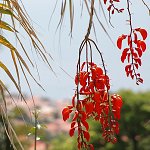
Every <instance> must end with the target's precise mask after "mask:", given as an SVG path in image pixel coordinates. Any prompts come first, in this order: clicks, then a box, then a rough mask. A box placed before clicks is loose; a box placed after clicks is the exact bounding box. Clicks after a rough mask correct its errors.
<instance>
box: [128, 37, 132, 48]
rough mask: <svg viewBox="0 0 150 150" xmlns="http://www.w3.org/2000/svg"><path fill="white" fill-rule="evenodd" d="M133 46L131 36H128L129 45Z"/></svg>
mask: <svg viewBox="0 0 150 150" xmlns="http://www.w3.org/2000/svg"><path fill="white" fill-rule="evenodd" d="M131 44H132V41H131V36H128V45H129V46H130V45H131Z"/></svg>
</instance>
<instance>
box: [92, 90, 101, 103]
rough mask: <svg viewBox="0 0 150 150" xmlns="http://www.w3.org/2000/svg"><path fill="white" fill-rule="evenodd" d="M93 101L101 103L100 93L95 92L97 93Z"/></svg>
mask: <svg viewBox="0 0 150 150" xmlns="http://www.w3.org/2000/svg"><path fill="white" fill-rule="evenodd" d="M93 100H94V101H95V102H100V93H99V92H95V93H94V97H93Z"/></svg>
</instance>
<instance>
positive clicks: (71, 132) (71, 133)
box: [69, 128, 75, 137]
mask: <svg viewBox="0 0 150 150" xmlns="http://www.w3.org/2000/svg"><path fill="white" fill-rule="evenodd" d="M74 131H75V128H71V129H70V131H69V135H70V136H71V137H72V136H73V135H74Z"/></svg>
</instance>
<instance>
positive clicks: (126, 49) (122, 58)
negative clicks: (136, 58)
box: [121, 48, 129, 63]
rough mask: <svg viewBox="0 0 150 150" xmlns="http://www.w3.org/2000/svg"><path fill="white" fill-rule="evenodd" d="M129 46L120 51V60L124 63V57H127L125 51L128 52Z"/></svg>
mask: <svg viewBox="0 0 150 150" xmlns="http://www.w3.org/2000/svg"><path fill="white" fill-rule="evenodd" d="M128 50H129V48H125V49H124V50H123V52H122V56H121V61H122V62H123V63H124V61H125V59H126V57H127V52H128Z"/></svg>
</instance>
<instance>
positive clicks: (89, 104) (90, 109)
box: [85, 102, 94, 114]
mask: <svg viewBox="0 0 150 150" xmlns="http://www.w3.org/2000/svg"><path fill="white" fill-rule="evenodd" d="M93 109H94V105H93V103H92V102H87V103H86V104H85V110H86V113H87V114H91V113H92V112H93Z"/></svg>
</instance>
